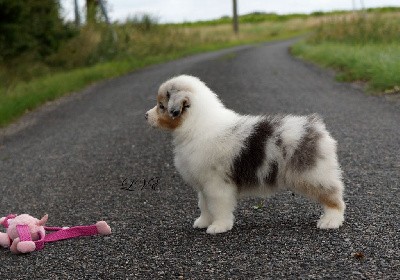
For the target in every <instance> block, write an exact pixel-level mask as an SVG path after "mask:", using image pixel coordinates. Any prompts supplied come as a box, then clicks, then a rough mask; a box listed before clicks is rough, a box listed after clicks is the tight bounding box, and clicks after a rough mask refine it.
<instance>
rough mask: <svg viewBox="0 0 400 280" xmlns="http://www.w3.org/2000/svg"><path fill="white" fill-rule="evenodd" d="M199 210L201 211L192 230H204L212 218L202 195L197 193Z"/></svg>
mask: <svg viewBox="0 0 400 280" xmlns="http://www.w3.org/2000/svg"><path fill="white" fill-rule="evenodd" d="M198 195H199V208H200V211H201V214H200V217H198V218H197V219H196V220H195V221H194V224H193V227H194V228H206V227H208V226H209V225H211V222H212V216H211V213H210V212H209V211H208V207H207V204H206V199H205V197H204V195H203V194H202V193H201V192H199V193H198Z"/></svg>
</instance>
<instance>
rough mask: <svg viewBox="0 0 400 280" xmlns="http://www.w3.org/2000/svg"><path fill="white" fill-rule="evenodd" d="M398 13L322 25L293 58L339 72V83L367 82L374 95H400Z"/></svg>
mask: <svg viewBox="0 0 400 280" xmlns="http://www.w3.org/2000/svg"><path fill="white" fill-rule="evenodd" d="M399 16H400V13H399V12H398V10H395V9H394V10H390V9H389V12H388V13H382V12H377V11H373V12H371V13H361V14H356V13H354V14H352V13H348V14H343V15H340V16H337V17H333V18H327V19H326V20H324V21H322V22H321V24H320V25H319V26H317V28H316V29H315V32H314V33H313V34H312V36H310V37H309V38H308V39H307V40H306V41H303V42H299V43H298V44H296V45H295V46H293V48H292V53H293V54H294V55H296V56H299V57H301V58H304V59H306V60H311V61H313V62H315V63H317V64H320V65H323V66H326V67H332V68H334V69H336V70H339V71H340V72H339V74H338V75H337V77H338V79H339V80H341V81H363V82H367V84H368V88H369V89H370V90H372V91H375V92H386V93H395V92H397V93H398V92H400V59H399V57H400V44H399V43H400V39H399V38H400V37H399V32H400V17H399Z"/></svg>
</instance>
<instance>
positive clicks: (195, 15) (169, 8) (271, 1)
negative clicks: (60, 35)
mask: <svg viewBox="0 0 400 280" xmlns="http://www.w3.org/2000/svg"><path fill="white" fill-rule="evenodd" d="M73 2H74V0H61V3H62V5H63V7H64V13H65V15H66V17H67V18H70V19H71V18H72V17H73ZM85 2H86V1H85V0H78V3H79V5H80V6H81V7H82V8H83V7H84V5H85ZM107 2H108V7H109V10H110V11H109V16H110V18H111V21H115V20H118V21H124V19H125V18H126V17H127V16H129V15H135V14H140V13H150V14H152V15H154V16H157V17H158V18H159V20H160V22H163V23H164V22H182V21H196V20H206V19H215V18H219V17H221V16H224V15H230V14H231V11H232V0H108V1H107ZM237 2H238V12H239V14H247V13H251V12H255V11H261V12H268V13H269V12H273V13H278V14H288V13H311V12H315V11H332V10H351V9H352V5H353V4H352V3H353V2H354V3H355V4H356V8H360V3H361V2H364V3H365V6H366V7H367V8H371V7H384V6H397V7H400V0H237Z"/></svg>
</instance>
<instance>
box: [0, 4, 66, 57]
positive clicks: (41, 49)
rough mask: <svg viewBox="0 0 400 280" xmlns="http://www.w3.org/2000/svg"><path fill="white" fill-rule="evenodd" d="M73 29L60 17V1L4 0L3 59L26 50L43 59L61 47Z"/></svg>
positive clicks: (0, 20) (0, 12)
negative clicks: (69, 28)
mask: <svg viewBox="0 0 400 280" xmlns="http://www.w3.org/2000/svg"><path fill="white" fill-rule="evenodd" d="M70 35H71V32H70V31H69V30H68V29H67V28H65V25H64V22H63V20H62V18H61V16H60V3H59V1H58V0H41V1H25V0H0V58H1V59H2V60H9V59H12V58H14V57H17V56H19V55H21V54H22V53H25V52H30V53H32V54H34V56H37V57H38V58H43V57H45V56H47V55H49V54H50V53H52V52H54V51H55V50H57V49H58V47H59V45H60V43H61V41H62V40H63V39H65V38H66V37H69V36H70Z"/></svg>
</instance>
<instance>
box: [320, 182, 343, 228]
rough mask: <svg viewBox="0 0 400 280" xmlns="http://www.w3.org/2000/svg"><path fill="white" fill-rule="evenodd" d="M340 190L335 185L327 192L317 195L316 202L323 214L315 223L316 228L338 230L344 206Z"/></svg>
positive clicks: (340, 188) (341, 222) (341, 221)
mask: <svg viewBox="0 0 400 280" xmlns="http://www.w3.org/2000/svg"><path fill="white" fill-rule="evenodd" d="M340 184H341V183H340ZM342 189H343V187H342V186H340V185H335V186H332V187H331V188H330V189H329V190H327V191H323V192H320V193H319V194H318V197H317V199H318V202H319V203H321V204H322V206H323V208H324V213H323V214H322V216H321V217H320V218H319V220H318V222H317V227H318V228H320V229H330V228H339V227H340V226H341V225H342V224H343V222H344V210H345V209H346V205H345V203H344V201H343V194H342Z"/></svg>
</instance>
